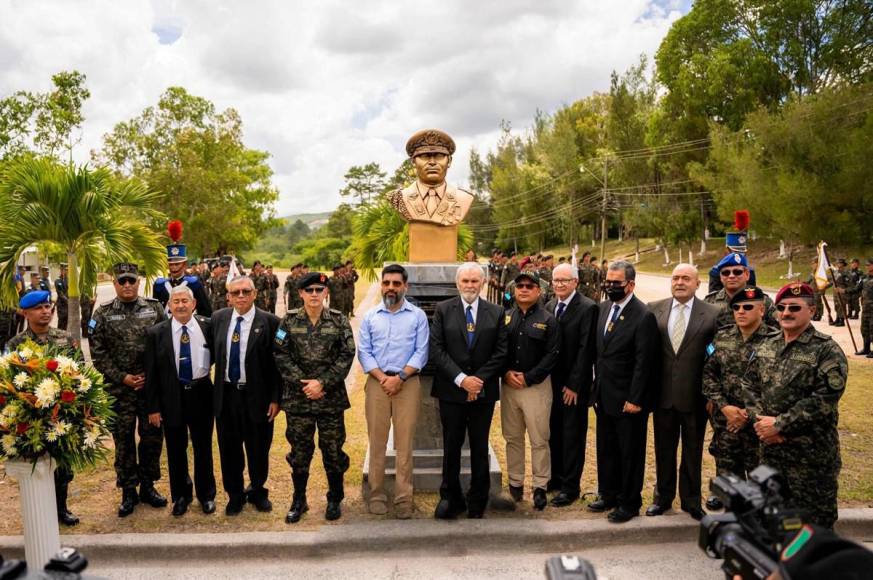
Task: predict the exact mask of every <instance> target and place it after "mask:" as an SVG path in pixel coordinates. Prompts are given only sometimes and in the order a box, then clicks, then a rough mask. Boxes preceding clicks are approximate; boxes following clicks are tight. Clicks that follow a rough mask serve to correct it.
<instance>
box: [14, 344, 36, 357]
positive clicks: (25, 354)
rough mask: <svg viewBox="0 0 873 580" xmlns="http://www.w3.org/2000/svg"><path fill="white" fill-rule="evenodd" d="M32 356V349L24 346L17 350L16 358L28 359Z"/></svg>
mask: <svg viewBox="0 0 873 580" xmlns="http://www.w3.org/2000/svg"><path fill="white" fill-rule="evenodd" d="M32 356H33V351H32V350H30V349H29V348H27V347H26V346H25V347H24V348H22V349H20V350H19V351H18V358H21V359H28V358H30V357H32Z"/></svg>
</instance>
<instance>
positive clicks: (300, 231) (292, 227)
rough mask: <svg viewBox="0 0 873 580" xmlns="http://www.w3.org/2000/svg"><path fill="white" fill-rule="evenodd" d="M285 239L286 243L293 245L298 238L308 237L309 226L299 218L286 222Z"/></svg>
mask: <svg viewBox="0 0 873 580" xmlns="http://www.w3.org/2000/svg"><path fill="white" fill-rule="evenodd" d="M285 233H286V240H287V242H288V245H290V246H293V245H294V244H296V243H297V242H299V241H300V240H302V239H304V238H307V237H309V234H310V233H311V231H310V229H309V226H308V225H306V223H304V222H303V220H301V219H299V218H298V219H297V220H295V221H294V223H292V224H288V225H287V226H286V227H285Z"/></svg>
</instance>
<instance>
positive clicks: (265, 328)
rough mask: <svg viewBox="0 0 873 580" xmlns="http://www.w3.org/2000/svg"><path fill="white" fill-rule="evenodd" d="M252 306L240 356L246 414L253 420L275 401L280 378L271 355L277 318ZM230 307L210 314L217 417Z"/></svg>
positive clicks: (260, 418) (260, 417) (263, 418)
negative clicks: (252, 309) (248, 328)
mask: <svg viewBox="0 0 873 580" xmlns="http://www.w3.org/2000/svg"><path fill="white" fill-rule="evenodd" d="M252 308H255V319H254V320H253V321H252V328H251V330H250V332H249V340H248V344H247V345H246V352H245V355H244V358H245V361H244V364H245V369H246V388H247V391H248V396H247V400H248V403H249V417H250V418H251V419H252V421H254V422H256V423H263V422H266V421H267V410H268V408H269V406H270V403H278V402H279V392H280V389H281V382H282V381H281V378H280V376H279V371H278V369H277V368H276V361H275V359H274V358H273V338H274V337H275V336H276V330H277V329H278V328H279V318H278V317H277V316H276V315H274V314H270V313H269V312H264V311H263V310H261V309H260V308H257V307H256V306H253V307H252ZM232 317H233V308H222V309H221V310H218V311H217V312H215V313H214V314H213V315H212V344H213V345H214V352H215V388H214V389H213V393H214V396H213V402H214V408H215V417H216V418H218V419H220V418H221V412H222V407H223V405H224V376H225V369H226V367H227V349H228V346H227V331H228V328H229V325H230V324H231V318H232Z"/></svg>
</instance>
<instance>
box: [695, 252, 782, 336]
mask: <svg viewBox="0 0 873 580" xmlns="http://www.w3.org/2000/svg"><path fill="white" fill-rule="evenodd" d="M715 268H716V269H718V273H719V277H720V278H721V282H722V288H721V290H718V291H717V292H710V293H709V294H707V295H706V297H705V298H704V299H703V300H704V301H705V302H708V303H709V304H715V305H717V306H719V307H720V308H721V313H720V314H719V315H718V320H717V321H716V324H717V326H718V327H719V328H722V327H724V326H731V325H733V324H734V317H733V314H732V312H731V307H730V301H731V298H733V297H734V296H735V295H736V294H737V292H740V291H741V290H743V289H744V288H746V287H747V286H753V285H754V284H752V282H751V281H750V280H749V275H750V270H749V262H748V260H747V259H746V255H745V254H740V253H739V252H731V253H730V254H728V255H726V256H725V257H724V258H722V259H721V261H720V262H719V263H718V264H716V266H715ZM764 324H766V325H768V326H772V327H774V328H776V327H777V326H778V322H777V321H776V309H775V308H774V307H773V300H771V299H770V297H769V296H767V295H766V294H765V295H764Z"/></svg>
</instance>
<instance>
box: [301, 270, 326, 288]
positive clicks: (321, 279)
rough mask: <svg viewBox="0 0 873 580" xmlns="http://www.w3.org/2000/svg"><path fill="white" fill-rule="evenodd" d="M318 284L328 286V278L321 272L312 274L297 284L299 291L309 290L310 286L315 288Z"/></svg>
mask: <svg viewBox="0 0 873 580" xmlns="http://www.w3.org/2000/svg"><path fill="white" fill-rule="evenodd" d="M315 284H318V285H320V286H327V276H325V275H324V274H322V273H321V272H310V273H309V274H307V275H306V276H304V277H303V278H301V279H300V281H299V282H297V289H298V290H303V289H304V288H309V287H310V286H314V285H315Z"/></svg>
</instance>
